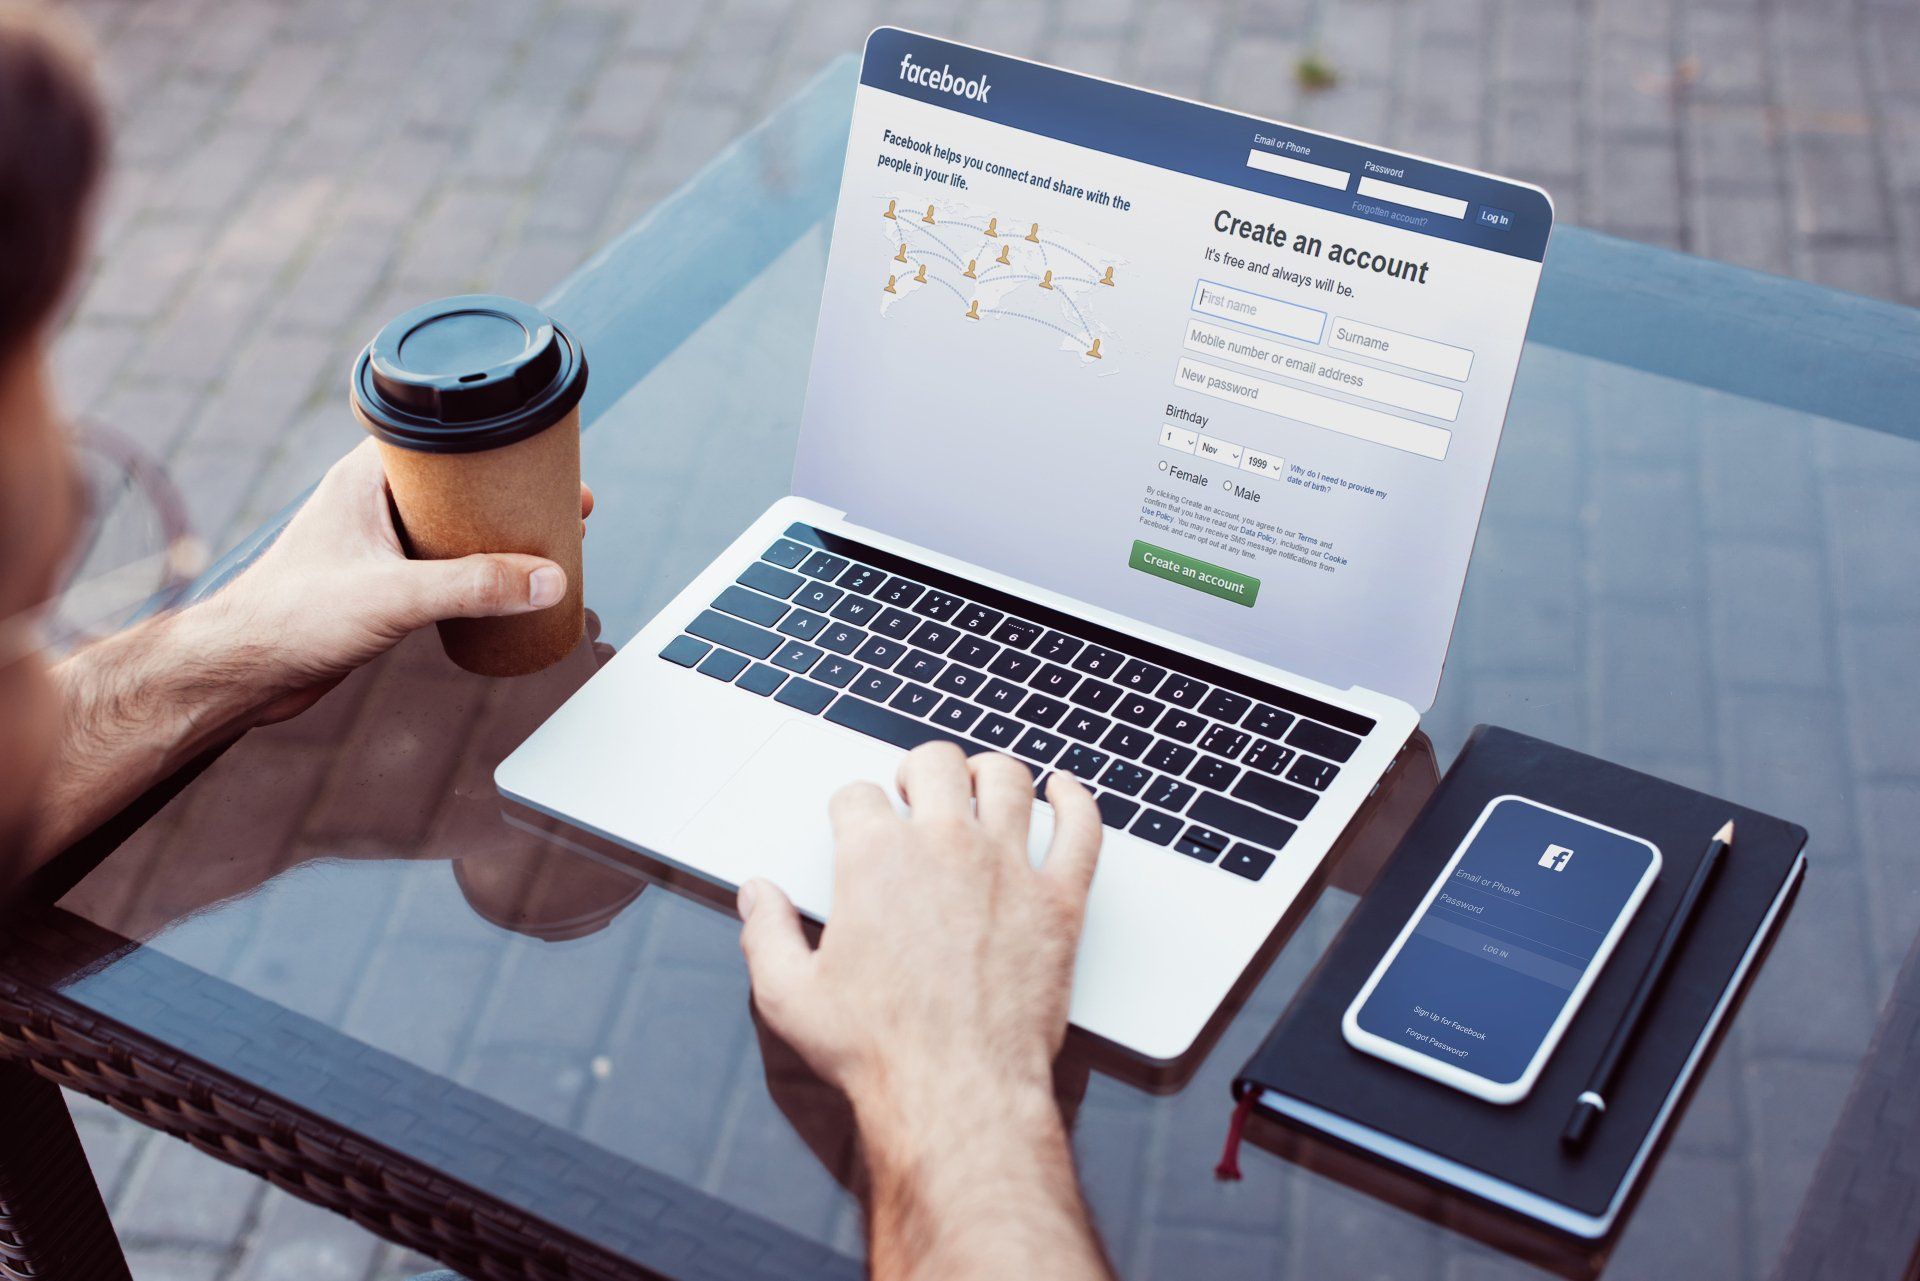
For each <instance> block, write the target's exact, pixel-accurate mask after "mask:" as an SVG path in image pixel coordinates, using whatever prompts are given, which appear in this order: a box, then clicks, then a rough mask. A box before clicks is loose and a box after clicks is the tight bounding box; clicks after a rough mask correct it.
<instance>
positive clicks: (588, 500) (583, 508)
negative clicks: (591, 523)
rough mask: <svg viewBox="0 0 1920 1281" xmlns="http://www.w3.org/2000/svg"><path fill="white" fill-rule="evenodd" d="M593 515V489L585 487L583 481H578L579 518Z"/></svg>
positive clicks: (582, 518)
mask: <svg viewBox="0 0 1920 1281" xmlns="http://www.w3.org/2000/svg"><path fill="white" fill-rule="evenodd" d="M591 515H593V491H592V490H591V489H589V488H587V483H586V482H585V481H581V482H580V519H581V520H585V519H586V518H587V517H589V516H591Z"/></svg>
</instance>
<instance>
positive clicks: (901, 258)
mask: <svg viewBox="0 0 1920 1281" xmlns="http://www.w3.org/2000/svg"><path fill="white" fill-rule="evenodd" d="M893 260H894V261H895V262H905V261H906V260H907V242H906V241H904V240H903V241H901V242H900V252H899V253H897V254H895V255H894V256H893Z"/></svg>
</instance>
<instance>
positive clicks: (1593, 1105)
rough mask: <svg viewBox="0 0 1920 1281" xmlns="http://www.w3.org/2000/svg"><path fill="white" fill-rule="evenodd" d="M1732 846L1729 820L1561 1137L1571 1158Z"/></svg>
mask: <svg viewBox="0 0 1920 1281" xmlns="http://www.w3.org/2000/svg"><path fill="white" fill-rule="evenodd" d="M1732 844H1733V820H1732V819H1728V820H1727V821H1726V822H1725V823H1724V824H1722V825H1721V827H1720V830H1719V831H1717V832H1715V833H1714V834H1713V840H1712V841H1711V842H1710V843H1709V844H1708V845H1707V852H1706V853H1705V854H1703V855H1701V856H1700V865H1699V866H1698V867H1696V868H1694V869H1693V879H1692V880H1691V881H1689V882H1688V883H1687V889H1686V893H1684V894H1682V895H1681V896H1680V905H1679V906H1678V907H1676V908H1674V910H1673V917H1672V919H1670V920H1669V921H1668V922H1667V932H1666V933H1665V934H1663V935H1661V936H1660V946H1659V947H1657V948H1655V949H1654V951H1653V959H1652V960H1650V961H1648V962H1647V968H1646V971H1645V972H1644V973H1642V974H1641V975H1640V986H1639V987H1637V988H1635V989H1634V992H1633V999H1632V1000H1631V1001H1629V1002H1627V1012H1626V1013H1625V1014H1624V1015H1623V1016H1621V1019H1620V1024H1619V1026H1618V1027H1616V1028H1614V1030H1613V1039H1612V1040H1611V1041H1608V1042H1607V1048H1606V1049H1605V1051H1603V1052H1602V1053H1601V1055H1600V1062H1599V1064H1598V1065H1596V1066H1595V1067H1594V1069H1593V1077H1592V1079H1591V1080H1590V1081H1589V1082H1588V1084H1587V1088H1586V1089H1585V1090H1583V1091H1581V1093H1580V1098H1579V1099H1578V1101H1576V1102H1575V1103H1574V1105H1573V1115H1571V1116H1569V1117H1568V1118H1567V1128H1566V1129H1564V1130H1562V1131H1561V1132H1560V1143H1561V1146H1563V1147H1565V1148H1566V1149H1567V1150H1568V1151H1569V1152H1578V1151H1579V1150H1580V1149H1581V1148H1583V1147H1585V1146H1586V1143H1587V1136H1588V1135H1590V1134H1592V1133H1593V1127H1594V1123H1595V1122H1597V1121H1599V1119H1600V1116H1601V1114H1602V1113H1604V1112H1605V1111H1606V1110H1607V1091H1609V1090H1611V1089H1612V1088H1613V1078H1614V1077H1615V1076H1616V1075H1617V1074H1618V1073H1619V1071H1620V1065H1621V1063H1623V1062H1624V1061H1625V1060H1626V1057H1627V1051H1629V1050H1631V1049H1632V1048H1633V1042H1634V1040H1635V1038H1636V1037H1638V1036H1639V1034H1640V1025H1641V1024H1643V1023H1645V1022H1646V1021H1647V1012H1648V1011H1649V1010H1651V1009H1652V1008H1653V1003H1654V998H1656V997H1657V996H1659V994H1660V988H1661V986H1662V985H1663V984H1664V983H1665V982H1666V980H1667V975H1668V974H1669V973H1671V972H1672V970H1673V957H1674V954H1675V953H1676V952H1678V951H1679V950H1680V945H1681V944H1682V943H1683V942H1685V941H1686V937H1687V934H1688V932H1689V931H1690V930H1691V929H1692V928H1693V920H1694V917H1696V916H1698V915H1699V907H1700V901H1701V900H1702V899H1704V898H1705V897H1706V894H1707V885H1708V883H1709V882H1710V881H1712V880H1713V874H1714V871H1715V870H1716V869H1718V868H1719V866H1720V860H1721V857H1722V856H1723V855H1725V854H1726V852H1727V847H1728V846H1730V845H1732Z"/></svg>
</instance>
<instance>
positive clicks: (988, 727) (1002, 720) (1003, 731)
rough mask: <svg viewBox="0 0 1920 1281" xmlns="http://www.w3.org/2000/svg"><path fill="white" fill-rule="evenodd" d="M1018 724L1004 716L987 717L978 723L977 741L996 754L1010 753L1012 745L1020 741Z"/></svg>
mask: <svg viewBox="0 0 1920 1281" xmlns="http://www.w3.org/2000/svg"><path fill="white" fill-rule="evenodd" d="M1020 733H1021V727H1020V722H1018V721H1012V720H1008V719H1007V718H1006V717H1004V716H995V715H989V716H988V717H987V719H986V720H984V721H981V722H980V730H979V733H978V734H977V735H976V737H977V738H979V740H980V741H981V742H983V743H985V744H987V746H989V747H991V748H993V749H994V750H995V751H997V752H1010V751H1012V750H1013V745H1014V744H1015V743H1017V742H1019V741H1020Z"/></svg>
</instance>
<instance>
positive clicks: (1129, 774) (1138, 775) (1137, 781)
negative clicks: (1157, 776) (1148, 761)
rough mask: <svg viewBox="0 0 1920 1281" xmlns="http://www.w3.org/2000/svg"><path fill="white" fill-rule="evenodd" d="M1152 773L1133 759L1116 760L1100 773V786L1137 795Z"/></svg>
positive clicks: (1129, 794)
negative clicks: (1136, 763)
mask: <svg viewBox="0 0 1920 1281" xmlns="http://www.w3.org/2000/svg"><path fill="white" fill-rule="evenodd" d="M1151 777H1152V775H1150V774H1148V773H1147V771H1145V770H1143V769H1141V768H1140V767H1139V766H1138V765H1135V764H1134V763H1133V762H1132V761H1114V762H1113V763H1112V764H1110V765H1108V766H1107V768H1106V770H1105V772H1103V773H1102V774H1101V775H1100V786H1102V787H1105V788H1109V789H1111V790H1113V791H1116V792H1123V793H1125V794H1126V795H1128V796H1137V795H1139V794H1140V789H1141V788H1143V787H1145V786H1146V785H1147V779H1149V778H1151Z"/></svg>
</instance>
